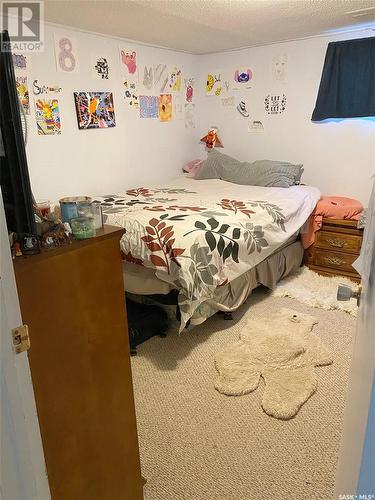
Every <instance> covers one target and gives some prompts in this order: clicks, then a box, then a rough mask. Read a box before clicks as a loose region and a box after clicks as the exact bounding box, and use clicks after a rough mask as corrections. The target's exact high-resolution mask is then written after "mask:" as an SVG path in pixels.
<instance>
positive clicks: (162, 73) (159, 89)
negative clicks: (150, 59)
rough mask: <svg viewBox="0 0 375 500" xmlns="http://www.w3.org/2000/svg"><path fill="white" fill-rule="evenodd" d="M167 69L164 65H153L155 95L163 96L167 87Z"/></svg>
mask: <svg viewBox="0 0 375 500" xmlns="http://www.w3.org/2000/svg"><path fill="white" fill-rule="evenodd" d="M168 78H169V75H168V67H167V65H166V64H155V65H154V90H155V93H156V94H163V93H164V92H165V91H166V90H167V86H168Z"/></svg>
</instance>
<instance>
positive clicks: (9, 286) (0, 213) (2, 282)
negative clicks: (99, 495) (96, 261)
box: [0, 190, 51, 500]
mask: <svg viewBox="0 0 375 500" xmlns="http://www.w3.org/2000/svg"><path fill="white" fill-rule="evenodd" d="M0 294H1V330H0V359H1V367H0V383H1V394H0V398H1V410H2V411H1V414H0V415H1V416H0V418H1V417H3V418H2V419H1V422H0V423H1V425H0V433H4V435H2V436H0V438H1V444H2V445H4V446H1V472H4V477H3V474H2V475H1V476H0V492H1V494H2V496H3V498H4V499H5V498H6V497H5V491H6V488H10V491H12V492H14V493H13V495H14V496H15V495H17V497H19V498H20V500H21V499H23V498H25V499H26V498H27V500H50V498H51V495H50V491H49V486H48V479H47V474H46V468H45V462H44V455H43V448H42V440H41V436H40V429H39V423H38V417H37V411H36V405H35V398H34V391H33V386H32V382H31V375H30V368H29V362H28V358H27V353H26V352H23V353H21V354H15V353H14V351H13V348H12V337H11V329H12V328H15V327H17V326H19V325H21V324H22V318H21V311H20V306H19V301H18V294H17V287H16V281H15V277H14V270H13V262H12V257H11V253H10V246H9V239H8V231H7V226H6V221H5V213H4V206H3V199H2V195H1V190H0ZM4 417H6V418H4ZM5 454H7V456H5ZM10 463H11V464H12V465H11V466H10V465H9V464H10ZM7 464H8V469H7V468H6V465H7ZM15 498H16V497H15ZM17 500H18V498H17Z"/></svg>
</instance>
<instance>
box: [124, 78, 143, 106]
mask: <svg viewBox="0 0 375 500" xmlns="http://www.w3.org/2000/svg"><path fill="white" fill-rule="evenodd" d="M124 87H125V91H124V99H125V102H126V104H127V105H128V106H130V107H131V108H134V109H138V108H139V98H138V90H137V83H136V82H133V81H131V80H125V81H124Z"/></svg>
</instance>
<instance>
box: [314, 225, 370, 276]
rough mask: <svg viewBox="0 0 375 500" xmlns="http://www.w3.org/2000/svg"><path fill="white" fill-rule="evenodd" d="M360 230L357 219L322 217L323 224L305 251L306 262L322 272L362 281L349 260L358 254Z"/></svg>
mask: <svg viewBox="0 0 375 500" xmlns="http://www.w3.org/2000/svg"><path fill="white" fill-rule="evenodd" d="M362 236H363V230H362V229H358V228H357V221H354V220H346V219H323V224H322V228H321V229H320V230H319V231H317V232H316V233H315V243H314V244H313V245H311V247H309V248H308V249H307V250H306V251H305V259H304V262H305V264H306V265H307V266H308V267H309V268H310V269H311V270H313V271H316V272H317V273H319V274H323V275H324V276H346V277H348V278H350V279H351V280H353V281H357V282H359V281H361V277H360V275H359V274H358V273H357V271H356V270H355V269H354V268H353V266H352V264H353V262H354V261H355V260H356V259H357V257H358V256H359V252H360V250H361V245H362Z"/></svg>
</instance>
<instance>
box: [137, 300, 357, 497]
mask: <svg viewBox="0 0 375 500" xmlns="http://www.w3.org/2000/svg"><path fill="white" fill-rule="evenodd" d="M280 307H289V308H293V309H295V310H297V311H299V312H302V313H306V314H311V315H313V316H315V317H316V318H317V320H318V321H319V323H318V324H317V325H316V326H315V327H314V331H315V332H316V333H317V334H318V335H319V337H320V338H321V340H322V341H323V342H324V344H325V345H326V347H327V348H328V349H329V350H330V352H331V354H332V356H333V361H334V362H333V364H332V365H330V366H327V367H325V368H324V369H322V370H319V371H317V376H318V391H317V392H316V394H315V395H314V397H313V398H310V399H309V400H308V401H307V402H306V404H305V405H304V406H303V407H302V408H301V410H300V411H299V413H298V414H297V415H296V417H295V418H293V419H291V420H288V421H281V420H277V419H274V418H270V417H269V416H267V415H266V414H265V413H264V412H263V411H262V409H261V406H260V402H261V397H262V392H263V391H262V390H260V391H259V390H258V391H256V392H253V393H250V394H247V395H245V396H242V397H240V398H230V397H227V396H224V395H222V394H219V393H218V392H217V391H215V389H214V379H215V374H216V373H215V368H214V363H213V360H214V355H215V353H216V352H218V351H219V350H221V349H222V348H223V347H225V346H226V345H229V344H231V343H233V341H234V340H235V339H237V338H238V336H239V333H240V332H241V328H242V326H243V325H244V323H245V319H244V315H246V314H251V315H252V316H253V317H264V316H265V315H267V314H269V313H270V312H271V311H274V310H275V308H280ZM234 318H235V319H234V321H232V322H228V321H224V320H223V319H222V316H220V315H216V316H214V317H212V318H210V319H209V320H208V321H207V322H206V323H205V324H203V325H201V326H198V327H196V328H195V329H194V330H192V331H191V332H188V333H186V335H183V336H182V337H177V335H175V334H173V333H172V334H170V335H169V336H168V337H167V338H166V339H160V338H158V337H156V338H153V339H151V340H149V341H148V342H146V343H145V344H143V345H142V346H140V347H139V348H138V356H136V357H135V358H133V359H132V367H133V378H134V388H135V399H136V410H137V418H138V432H139V438H140V451H141V462H142V471H143V475H144V477H146V479H147V484H146V486H145V499H146V500H263V499H264V500H271V499H272V500H330V499H332V498H333V486H334V476H335V467H336V461H337V454H338V446H339V439H340V433H341V427H342V416H343V409H344V404H345V390H346V386H347V379H348V369H349V362H350V353H351V343H352V339H353V334H354V330H355V319H353V318H352V317H351V316H349V315H348V314H346V313H344V312H340V311H325V310H321V309H312V308H310V307H308V306H306V305H304V304H301V303H299V302H297V301H296V300H294V299H289V298H278V297H271V296H270V295H269V294H268V293H267V292H264V291H257V292H256V293H254V294H253V295H252V296H251V297H250V298H249V299H248V301H247V303H246V304H245V305H244V306H242V308H240V309H239V310H238V311H237V312H236V313H235V314H234Z"/></svg>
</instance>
